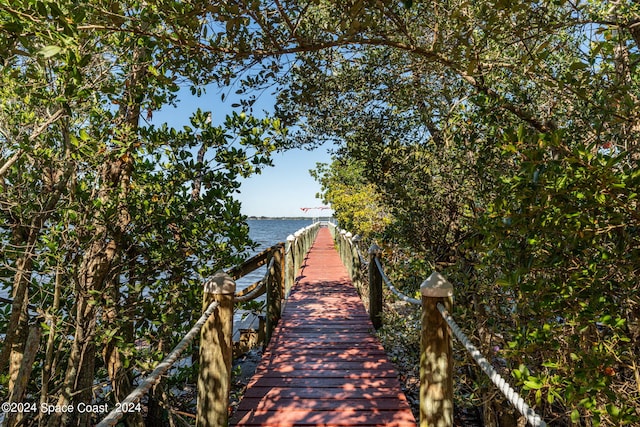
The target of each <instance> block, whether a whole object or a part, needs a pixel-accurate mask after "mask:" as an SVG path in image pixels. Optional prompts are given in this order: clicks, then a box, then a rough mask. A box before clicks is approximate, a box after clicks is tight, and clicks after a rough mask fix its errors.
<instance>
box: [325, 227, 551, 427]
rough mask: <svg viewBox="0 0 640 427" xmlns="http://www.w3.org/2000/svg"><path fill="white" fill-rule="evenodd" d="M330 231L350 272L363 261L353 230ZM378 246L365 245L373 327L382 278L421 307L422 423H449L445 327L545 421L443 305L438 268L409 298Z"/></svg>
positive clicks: (517, 403) (535, 419) (527, 410)
mask: <svg viewBox="0 0 640 427" xmlns="http://www.w3.org/2000/svg"><path fill="white" fill-rule="evenodd" d="M334 236H335V239H336V243H337V245H338V247H339V252H340V254H341V256H342V259H343V261H344V263H345V265H346V266H347V269H348V270H349V272H350V273H353V272H355V271H357V268H356V267H354V266H355V265H356V264H357V265H358V266H359V265H361V264H362V255H361V254H360V252H359V250H358V248H357V246H356V245H355V244H354V242H353V241H352V239H351V233H348V232H346V231H344V230H340V231H339V230H337V229H336V230H335V232H334ZM347 248H350V249H347ZM381 252H382V250H381V249H380V248H379V247H378V246H377V245H372V246H371V247H370V249H369V263H368V270H369V315H370V316H371V321H372V323H373V325H374V327H376V329H377V328H379V327H380V326H382V283H384V284H386V285H387V287H388V288H389V290H391V292H392V293H393V294H394V295H395V296H396V297H397V298H398V299H400V300H402V301H405V302H408V303H411V304H414V305H420V306H421V307H422V322H421V324H422V327H421V329H422V331H421V333H422V337H421V347H422V349H421V352H422V353H421V357H420V363H421V366H420V406H421V410H420V417H421V424H422V420H423V419H424V420H425V423H426V424H427V425H441V426H452V425H453V379H452V377H453V372H452V366H453V361H452V349H451V341H450V333H449V332H448V331H447V329H449V330H450V331H451V332H453V335H454V336H455V337H456V338H457V339H458V340H459V341H460V342H461V343H462V345H463V346H464V348H465V349H466V350H467V351H468V352H469V353H470V355H471V357H472V358H473V360H474V361H475V362H476V363H477V364H478V366H479V367H480V369H481V370H482V371H483V372H484V373H485V374H486V375H487V376H488V377H489V379H490V380H491V381H492V382H493V384H495V385H496V387H497V388H498V390H500V392H501V393H502V394H503V395H504V396H505V397H506V398H507V399H508V400H509V402H511V403H512V404H513V405H514V407H515V408H516V409H517V410H518V411H519V412H520V413H521V414H522V415H523V416H524V417H525V418H526V420H527V422H528V423H529V424H530V425H531V426H533V427H546V423H545V422H544V421H543V420H542V418H541V417H540V416H539V415H538V414H536V413H535V412H534V411H533V409H531V407H529V405H527V404H526V403H525V401H524V399H523V398H522V397H521V396H520V395H519V394H518V393H517V392H516V391H515V390H514V389H513V388H512V387H511V386H510V385H509V384H508V383H507V381H506V380H505V379H504V378H503V377H501V376H500V374H499V373H498V372H497V371H496V370H495V369H494V368H493V366H491V364H490V363H489V362H488V361H487V359H486V358H485V357H484V356H483V355H482V354H481V353H480V351H479V350H478V349H477V348H476V347H475V346H474V345H473V344H472V343H471V341H470V340H469V338H468V337H467V336H466V335H465V334H464V333H463V332H462V330H461V329H460V327H459V326H458V325H457V323H456V322H455V320H454V319H453V317H452V316H451V315H450V314H449V310H448V309H447V308H446V307H445V305H451V304H452V296H453V286H452V285H451V284H450V283H449V282H448V281H447V280H446V279H445V278H444V277H442V276H441V275H440V274H439V273H436V272H434V273H433V274H432V275H431V276H429V278H428V279H427V280H425V281H424V282H423V283H422V285H421V287H420V291H421V294H422V299H421V300H418V299H415V298H411V297H409V296H407V295H405V294H403V293H402V292H400V291H399V290H398V289H397V288H396V287H395V286H394V285H393V283H392V282H391V280H390V279H389V277H388V276H387V275H386V274H385V272H384V268H383V266H382V263H381V261H380V254H381ZM427 348H428V349H429V354H427Z"/></svg>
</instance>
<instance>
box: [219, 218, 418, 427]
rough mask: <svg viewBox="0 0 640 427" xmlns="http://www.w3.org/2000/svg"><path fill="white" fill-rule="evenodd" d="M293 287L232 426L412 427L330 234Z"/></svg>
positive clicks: (404, 402)
mask: <svg viewBox="0 0 640 427" xmlns="http://www.w3.org/2000/svg"><path fill="white" fill-rule="evenodd" d="M298 279H299V280H298V283H297V284H296V286H295V287H294V288H293V290H292V292H291V295H290V296H289V299H288V300H287V303H286V305H285V310H284V313H283V316H282V319H281V320H280V323H279V325H278V327H277V328H276V330H275V331H274V334H273V337H272V339H271V342H270V343H269V346H268V347H267V349H266V351H265V353H264V355H263V357H262V361H261V362H260V365H259V366H258V369H257V370H256V373H255V375H254V377H253V378H252V380H251V382H250V383H249V385H248V388H247V391H246V393H245V396H244V398H243V400H242V402H240V405H239V407H238V411H237V413H236V414H235V416H234V417H233V419H232V420H231V425H235V426H237V427H244V426H247V427H248V426H264V427H269V426H274V427H276V426H277V427H293V426H326V427H331V426H336V427H337V426H362V427H365V426H371V427H373V426H388V427H394V426H395V427H415V426H416V421H415V418H414V417H413V414H412V413H411V410H410V409H409V404H408V403H407V400H406V398H405V396H404V394H403V393H402V391H401V389H400V384H399V382H398V379H397V372H396V370H395V368H394V367H393V365H391V363H389V361H388V360H387V357H386V355H385V353H384V349H383V348H382V346H381V345H380V343H379V342H378V340H377V339H376V338H375V336H374V335H373V334H372V331H373V326H372V324H371V321H370V320H369V316H368V315H367V313H366V311H365V309H364V306H363V304H362V301H361V300H360V298H359V297H358V294H357V292H356V290H355V288H354V287H353V285H352V284H351V281H350V280H349V278H348V275H347V271H346V269H345V268H344V266H343V265H342V262H341V261H340V258H339V256H338V253H337V252H336V250H335V249H334V246H333V240H332V238H331V234H330V233H329V230H328V229H326V228H321V229H320V231H319V233H318V237H317V238H316V241H315V242H314V245H313V247H312V248H311V250H310V251H309V254H308V258H307V262H306V265H305V266H304V267H303V269H301V271H300V276H299V278H298Z"/></svg>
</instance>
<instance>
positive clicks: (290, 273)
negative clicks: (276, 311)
mask: <svg viewBox="0 0 640 427" xmlns="http://www.w3.org/2000/svg"><path fill="white" fill-rule="evenodd" d="M295 241H296V238H295V236H294V235H293V234H289V236H287V246H286V248H285V254H286V256H285V270H286V273H285V274H286V277H285V294H284V296H285V298H288V297H289V293H290V292H291V288H292V287H293V284H294V283H295V281H296V264H295V254H294V252H295Z"/></svg>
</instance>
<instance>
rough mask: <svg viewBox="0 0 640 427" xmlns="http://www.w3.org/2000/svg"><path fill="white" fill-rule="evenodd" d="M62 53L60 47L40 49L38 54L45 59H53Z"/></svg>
mask: <svg viewBox="0 0 640 427" xmlns="http://www.w3.org/2000/svg"><path fill="white" fill-rule="evenodd" d="M61 51H62V48H61V47H60V46H45V47H43V48H42V49H40V51H39V52H38V54H40V55H42V56H43V57H44V58H51V57H52V56H56V55H57V54H59V53H60V52H61Z"/></svg>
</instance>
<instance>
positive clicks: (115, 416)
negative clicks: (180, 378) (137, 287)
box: [97, 301, 220, 427]
mask: <svg viewBox="0 0 640 427" xmlns="http://www.w3.org/2000/svg"><path fill="white" fill-rule="evenodd" d="M219 305H220V304H219V303H218V302H217V301H214V302H212V303H211V304H209V307H207V309H206V310H205V312H204V313H202V316H200V319H198V321H197V322H196V324H195V325H193V327H192V328H191V330H189V332H187V334H186V335H185V336H184V338H182V340H181V341H180V342H179V343H178V345H176V346H175V347H174V349H173V350H172V351H171V353H169V355H168V356H167V357H165V358H164V360H163V361H162V362H160V363H159V364H158V366H156V368H155V369H154V370H153V371H152V372H151V373H150V374H149V375H148V376H147V377H146V378H145V379H144V380H143V381H142V382H141V383H140V385H139V386H138V387H136V389H135V390H133V391H132V392H131V393H129V395H128V396H127V397H126V398H125V399H124V400H123V401H122V402H121V403H120V404H119V405H118V407H117V408H116V409H114V410H112V411H111V412H109V414H107V416H106V417H104V418H103V419H102V421H100V423H99V424H98V425H97V427H111V426H115V425H116V424H117V423H118V420H120V418H122V416H123V415H124V414H125V413H126V412H125V411H126V410H127V408H130V407H131V405H135V404H137V403H138V402H140V399H142V397H143V396H144V395H145V394H147V392H148V391H149V390H150V389H151V387H153V386H154V385H155V384H156V383H158V381H160V377H161V376H162V375H164V374H165V372H167V371H168V370H169V368H171V366H173V364H174V363H175V362H176V360H178V357H180V355H181V354H182V352H183V351H184V350H185V349H186V348H187V346H188V345H189V344H191V342H192V341H193V339H194V338H195V337H196V335H197V334H198V333H200V330H201V329H202V326H203V325H204V324H205V322H206V321H207V319H209V317H210V316H211V315H212V314H213V313H214V311H215V310H216V309H217V308H218V306H219Z"/></svg>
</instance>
